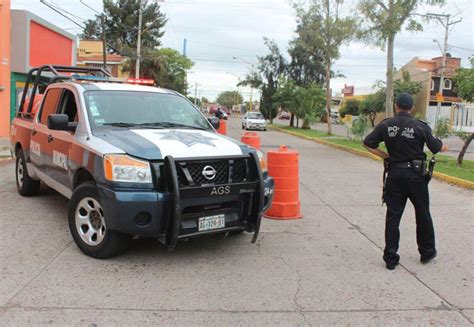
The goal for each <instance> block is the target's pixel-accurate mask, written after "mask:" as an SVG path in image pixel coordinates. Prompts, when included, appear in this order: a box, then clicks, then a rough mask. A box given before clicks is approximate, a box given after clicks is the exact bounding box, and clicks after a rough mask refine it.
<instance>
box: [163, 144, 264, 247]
mask: <svg viewBox="0 0 474 327" xmlns="http://www.w3.org/2000/svg"><path fill="white" fill-rule="evenodd" d="M247 158H248V159H249V164H250V163H251V162H252V163H253V165H255V168H256V175H257V176H256V178H257V180H256V189H255V193H254V196H252V197H251V199H252V203H251V214H250V215H249V217H250V218H251V220H249V222H250V223H251V225H252V227H253V230H254V234H253V237H252V243H255V242H256V241H257V238H258V234H259V231H260V224H261V221H262V216H263V206H264V198H265V194H264V185H263V174H262V171H261V169H260V163H259V159H258V156H257V154H256V153H255V152H251V153H250V154H249V156H248V157H247ZM163 164H164V167H163V168H164V174H165V176H166V177H165V180H164V186H165V188H166V190H167V191H168V192H169V194H170V211H169V215H168V217H169V220H168V222H167V224H166V226H165V233H164V235H163V234H161V237H160V238H161V240H162V241H163V243H164V244H165V245H166V246H167V247H168V250H170V251H171V250H173V249H174V248H175V247H176V244H177V243H178V239H179V232H180V226H181V217H182V215H183V209H184V208H185V206H183V202H184V201H185V200H186V199H185V198H184V197H183V195H182V193H183V192H182V190H185V188H180V186H179V183H178V172H177V168H176V167H177V164H176V160H175V159H174V158H173V157H172V156H166V157H165V158H164V161H163Z"/></svg>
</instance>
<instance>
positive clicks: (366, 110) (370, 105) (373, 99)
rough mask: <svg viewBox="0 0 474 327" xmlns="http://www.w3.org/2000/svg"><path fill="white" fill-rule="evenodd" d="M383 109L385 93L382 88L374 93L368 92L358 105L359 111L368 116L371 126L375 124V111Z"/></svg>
mask: <svg viewBox="0 0 474 327" xmlns="http://www.w3.org/2000/svg"><path fill="white" fill-rule="evenodd" d="M384 110H385V93H384V91H383V90H378V91H377V92H375V93H372V94H369V95H368V96H367V97H366V98H365V99H363V100H362V101H361V103H360V106H359V111H360V113H361V114H362V115H364V116H367V117H369V119H370V124H371V125H372V127H374V126H375V118H376V117H377V113H379V112H383V111H384Z"/></svg>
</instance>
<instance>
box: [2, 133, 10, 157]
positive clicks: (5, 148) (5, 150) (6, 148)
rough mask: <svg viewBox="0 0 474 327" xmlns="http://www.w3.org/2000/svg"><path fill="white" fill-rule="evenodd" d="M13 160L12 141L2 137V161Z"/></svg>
mask: <svg viewBox="0 0 474 327" xmlns="http://www.w3.org/2000/svg"><path fill="white" fill-rule="evenodd" d="M4 158H11V153H10V139H9V138H8V137H0V160H2V159H4Z"/></svg>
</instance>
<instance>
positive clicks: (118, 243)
mask: <svg viewBox="0 0 474 327" xmlns="http://www.w3.org/2000/svg"><path fill="white" fill-rule="evenodd" d="M87 199H90V202H88V200H87ZM83 200H84V201H85V202H86V203H92V204H94V202H92V201H93V200H95V201H96V203H98V205H99V206H98V207H97V205H96V204H94V205H93V206H90V207H92V208H94V209H96V210H95V211H94V210H91V211H90V212H88V213H87V216H88V218H83V219H85V220H84V222H86V221H88V222H89V225H88V228H91V223H90V221H91V219H92V218H91V217H90V215H91V213H93V212H95V213H96V214H95V217H96V219H97V215H99V216H98V217H99V220H102V224H101V225H100V226H101V227H100V228H99V230H100V231H99V230H96V229H92V231H93V232H94V231H95V235H96V240H98V238H99V234H98V233H102V232H101V231H102V226H103V236H101V237H102V240H101V241H100V242H98V243H97V244H88V243H87V242H86V241H85V240H84V239H83V237H84V238H87V237H86V236H85V235H84V236H81V235H80V234H79V233H81V234H83V233H85V232H87V231H88V229H86V230H85V231H84V229H82V227H84V226H86V227H87V224H83V225H82V226H81V227H78V226H77V224H76V211H77V212H78V213H79V210H80V209H81V208H79V205H81V206H82V203H81V201H83ZM103 216H104V212H103V210H102V208H101V205H100V198H99V192H98V191H97V187H96V185H95V183H94V182H86V183H84V184H81V185H79V187H77V188H76V190H75V191H74V193H73V194H72V197H71V200H70V201H69V208H68V221H69V230H70V232H71V235H72V238H73V239H74V242H75V243H76V245H77V246H78V247H79V249H81V251H82V252H83V253H84V254H86V255H88V256H90V257H93V258H98V259H107V258H111V257H113V256H115V255H117V254H119V253H120V252H122V251H123V250H125V248H126V245H127V243H128V242H127V241H128V240H127V237H126V236H125V235H123V234H121V233H119V232H117V231H113V230H108V229H107V228H106V226H105V220H104V219H103ZM100 217H102V219H100ZM79 229H81V231H79ZM93 236H94V235H92V236H91V238H89V242H94V241H93Z"/></svg>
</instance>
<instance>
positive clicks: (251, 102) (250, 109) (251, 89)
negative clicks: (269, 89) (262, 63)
mask: <svg viewBox="0 0 474 327" xmlns="http://www.w3.org/2000/svg"><path fill="white" fill-rule="evenodd" d="M251 74H252V77H253V64H252V69H251ZM252 93H253V85H252V84H250V107H249V111H252V107H253V101H252Z"/></svg>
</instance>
